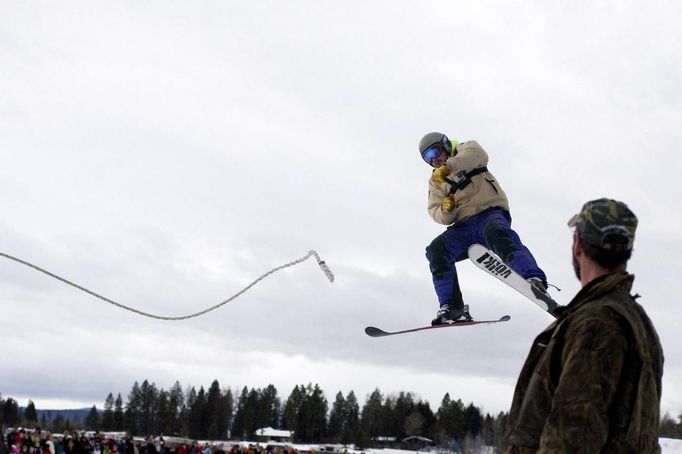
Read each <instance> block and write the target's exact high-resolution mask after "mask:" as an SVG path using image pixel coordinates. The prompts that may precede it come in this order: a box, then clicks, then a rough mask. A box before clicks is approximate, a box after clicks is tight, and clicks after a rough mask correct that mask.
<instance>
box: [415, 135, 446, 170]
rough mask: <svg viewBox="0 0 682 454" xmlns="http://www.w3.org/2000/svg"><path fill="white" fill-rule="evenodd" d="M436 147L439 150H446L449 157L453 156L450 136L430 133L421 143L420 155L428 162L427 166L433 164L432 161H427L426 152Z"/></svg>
mask: <svg viewBox="0 0 682 454" xmlns="http://www.w3.org/2000/svg"><path fill="white" fill-rule="evenodd" d="M434 145H437V146H438V147H439V148H442V149H443V150H445V152H446V153H447V154H448V155H449V156H450V155H452V142H450V139H448V136H446V135H445V134H443V133H442V132H430V133H428V134H426V135H425V136H424V137H422V139H421V140H420V141H419V155H420V156H421V157H422V159H424V160H425V161H426V162H427V164H431V161H430V160H428V161H427V160H426V158H425V157H424V152H425V151H426V150H428V149H429V148H430V147H432V146H434Z"/></svg>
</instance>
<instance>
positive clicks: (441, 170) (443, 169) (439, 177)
mask: <svg viewBox="0 0 682 454" xmlns="http://www.w3.org/2000/svg"><path fill="white" fill-rule="evenodd" d="M448 175H450V169H448V166H446V165H445V164H443V165H442V166H440V167H438V168H437V169H436V170H434V171H433V173H432V174H431V181H433V182H434V183H445V177H447V176H448Z"/></svg>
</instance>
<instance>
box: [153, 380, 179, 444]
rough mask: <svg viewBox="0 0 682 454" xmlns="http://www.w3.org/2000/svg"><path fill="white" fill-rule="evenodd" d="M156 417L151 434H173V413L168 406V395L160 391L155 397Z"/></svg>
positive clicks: (169, 405)
mask: <svg viewBox="0 0 682 454" xmlns="http://www.w3.org/2000/svg"><path fill="white" fill-rule="evenodd" d="M155 407H156V417H155V422H156V423H155V424H154V426H155V427H154V431H153V432H152V433H155V434H161V435H164V434H165V435H168V434H172V433H173V422H174V419H175V412H174V411H173V408H172V407H171V404H170V399H169V397H168V393H167V392H166V391H165V390H163V389H160V390H159V392H158V394H157V397H156V405H155Z"/></svg>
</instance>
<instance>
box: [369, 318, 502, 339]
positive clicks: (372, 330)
mask: <svg viewBox="0 0 682 454" xmlns="http://www.w3.org/2000/svg"><path fill="white" fill-rule="evenodd" d="M510 319H511V317H510V316H509V315H505V316H503V317H500V318H498V319H497V320H471V321H468V322H456V323H450V324H447V325H435V326H431V325H429V326H420V327H417V328H410V329H404V330H401V331H384V330H383V329H380V328H377V327H375V326H368V327H367V328H365V334H367V335H368V336H371V337H386V336H394V335H396V334H405V333H414V332H416V331H424V330H427V329H441V328H452V327H456V326H471V325H481V324H492V323H500V322H506V321H509V320H510Z"/></svg>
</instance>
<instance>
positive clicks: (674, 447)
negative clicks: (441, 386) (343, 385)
mask: <svg viewBox="0 0 682 454" xmlns="http://www.w3.org/2000/svg"><path fill="white" fill-rule="evenodd" d="M659 443H660V444H661V454H670V453H675V452H680V453H682V440H673V439H670V438H661V439H660V440H659ZM483 449H484V450H485V449H486V448H483ZM365 452H366V453H367V454H408V453H410V454H415V451H402V450H399V449H367V450H366V451H365ZM488 452H492V450H485V451H481V454H487V453H488Z"/></svg>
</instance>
